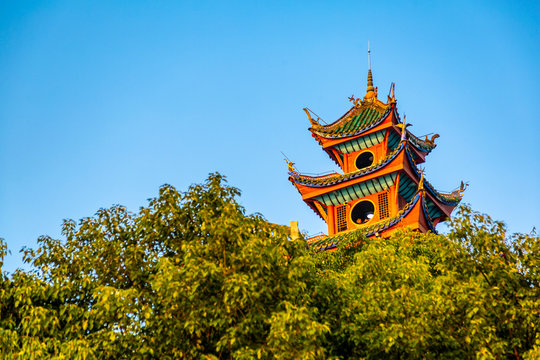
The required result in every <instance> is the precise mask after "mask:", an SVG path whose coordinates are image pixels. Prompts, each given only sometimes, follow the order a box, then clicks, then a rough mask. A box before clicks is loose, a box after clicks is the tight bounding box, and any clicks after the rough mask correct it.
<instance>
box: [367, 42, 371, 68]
mask: <svg viewBox="0 0 540 360" xmlns="http://www.w3.org/2000/svg"><path fill="white" fill-rule="evenodd" d="M367 57H368V69H369V70H371V49H370V48H369V40H368V42H367Z"/></svg>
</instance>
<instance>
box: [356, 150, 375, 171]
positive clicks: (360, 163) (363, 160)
mask: <svg viewBox="0 0 540 360" xmlns="http://www.w3.org/2000/svg"><path fill="white" fill-rule="evenodd" d="M371 164H373V153H372V152H371V151H366V152H363V153H361V154H360V155H358V157H357V158H356V163H355V165H356V168H357V169H363V168H365V167H368V166H370V165H371Z"/></svg>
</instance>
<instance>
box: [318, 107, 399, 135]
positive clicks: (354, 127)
mask: <svg viewBox="0 0 540 360" xmlns="http://www.w3.org/2000/svg"><path fill="white" fill-rule="evenodd" d="M381 104H382V105H378V104H374V103H369V104H365V103H362V104H361V105H360V107H358V108H357V107H355V106H353V107H352V108H350V109H349V111H347V112H346V113H345V115H343V116H342V117H341V118H339V119H338V120H336V121H334V122H333V123H332V124H329V125H324V126H313V127H311V128H310V129H309V130H310V131H311V132H312V133H314V134H317V135H319V136H322V137H324V138H343V137H349V136H356V135H359V134H362V133H363V132H366V131H368V130H370V129H372V128H374V127H375V126H377V125H379V124H380V123H381V122H382V121H384V119H386V117H387V116H388V115H389V114H390V112H391V110H392V107H393V106H392V105H391V104H390V105H386V104H384V103H381Z"/></svg>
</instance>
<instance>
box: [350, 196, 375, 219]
mask: <svg viewBox="0 0 540 360" xmlns="http://www.w3.org/2000/svg"><path fill="white" fill-rule="evenodd" d="M373 214H375V206H373V203H372V202H371V201H368V200H364V201H360V202H358V203H356V205H354V207H353V209H352V211H351V220H352V221H353V222H354V223H355V224H365V223H367V222H368V221H369V220H371V218H372V217H373Z"/></svg>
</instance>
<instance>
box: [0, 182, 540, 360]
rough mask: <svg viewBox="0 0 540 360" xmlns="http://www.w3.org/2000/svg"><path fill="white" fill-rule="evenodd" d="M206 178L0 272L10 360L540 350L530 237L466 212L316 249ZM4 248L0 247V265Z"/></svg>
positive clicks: (68, 230)
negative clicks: (426, 230)
mask: <svg viewBox="0 0 540 360" xmlns="http://www.w3.org/2000/svg"><path fill="white" fill-rule="evenodd" d="M238 195H239V191H238V190H237V189H235V188H233V187H230V186H227V185H226V184H225V180H224V178H223V177H222V176H221V175H219V174H212V175H211V176H210V177H209V178H208V180H207V181H206V182H205V183H204V184H202V185H193V186H191V187H190V188H189V189H188V191H187V192H184V193H182V192H178V191H177V190H176V189H175V188H173V187H172V186H169V185H165V186H163V187H162V188H161V189H160V192H159V196H158V197H156V198H154V199H151V200H149V203H148V206H146V207H143V208H141V209H140V211H139V212H138V213H131V212H128V211H127V210H126V209H125V208H123V207H121V206H113V207H111V208H109V209H101V210H99V211H98V212H97V214H96V215H95V216H94V217H90V218H85V219H82V220H81V221H79V222H78V223H75V222H74V221H71V220H66V221H65V222H64V225H63V235H64V237H65V239H64V240H62V241H60V240H55V239H51V238H49V237H41V238H40V239H39V246H38V248H37V249H36V250H32V249H25V250H24V259H25V261H26V262H28V263H29V264H31V265H32V268H33V269H34V270H32V271H30V272H24V271H21V270H19V271H16V272H15V273H14V274H11V275H7V274H2V275H1V278H0V352H1V353H2V354H3V356H4V357H5V358H8V359H9V358H12V359H41V358H55V359H124V358H125V359H137V358H140V359H153V358H159V359H179V358H186V359H258V358H259V359H274V358H278V359H326V358H334V359H338V358H341V359H349V358H355V359H360V358H364V359H380V358H385V359H386V358H389V359H392V358H395V359H402V358H411V359H415V358H422V359H424V358H425V359H440V358H443V359H444V358H447V359H458V358H459V359H469V358H480V359H488V358H516V359H518V358H519V359H521V358H525V359H526V358H528V359H535V358H538V357H539V356H540V334H539V332H538V330H537V328H538V326H539V322H538V319H539V318H540V316H539V315H540V314H539V312H540V293H539V290H538V289H539V270H538V268H539V261H540V260H539V254H540V241H539V238H538V237H536V236H531V235H513V236H508V235H507V234H506V232H505V228H504V226H503V224H502V223H499V222H495V221H493V220H491V219H490V218H489V217H487V216H484V215H480V214H477V213H474V212H472V211H471V210H470V209H469V208H467V207H464V208H462V209H461V210H460V213H459V214H458V215H457V216H456V218H455V219H454V220H453V222H452V224H451V228H452V230H451V232H450V233H449V235H447V236H442V235H434V234H419V233H416V232H410V231H403V232H400V233H397V234H395V235H393V236H392V237H391V238H389V239H379V238H376V239H367V238H363V237H358V236H356V235H355V236H349V238H347V239H346V240H344V241H343V242H342V243H341V244H340V247H339V248H338V249H337V250H336V251H330V252H320V253H315V252H313V251H311V250H310V249H309V248H308V246H307V244H306V242H305V240H303V239H291V237H290V234H289V229H288V228H287V227H284V226H279V225H274V224H271V223H269V222H267V221H266V220H265V219H264V218H263V217H262V216H260V215H257V214H255V215H247V214H246V213H245V211H244V209H243V208H242V207H241V206H240V205H239V204H238V203H237V201H236V198H237V196H238ZM5 253H6V245H5V243H4V242H2V241H0V265H1V259H2V258H3V256H5Z"/></svg>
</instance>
